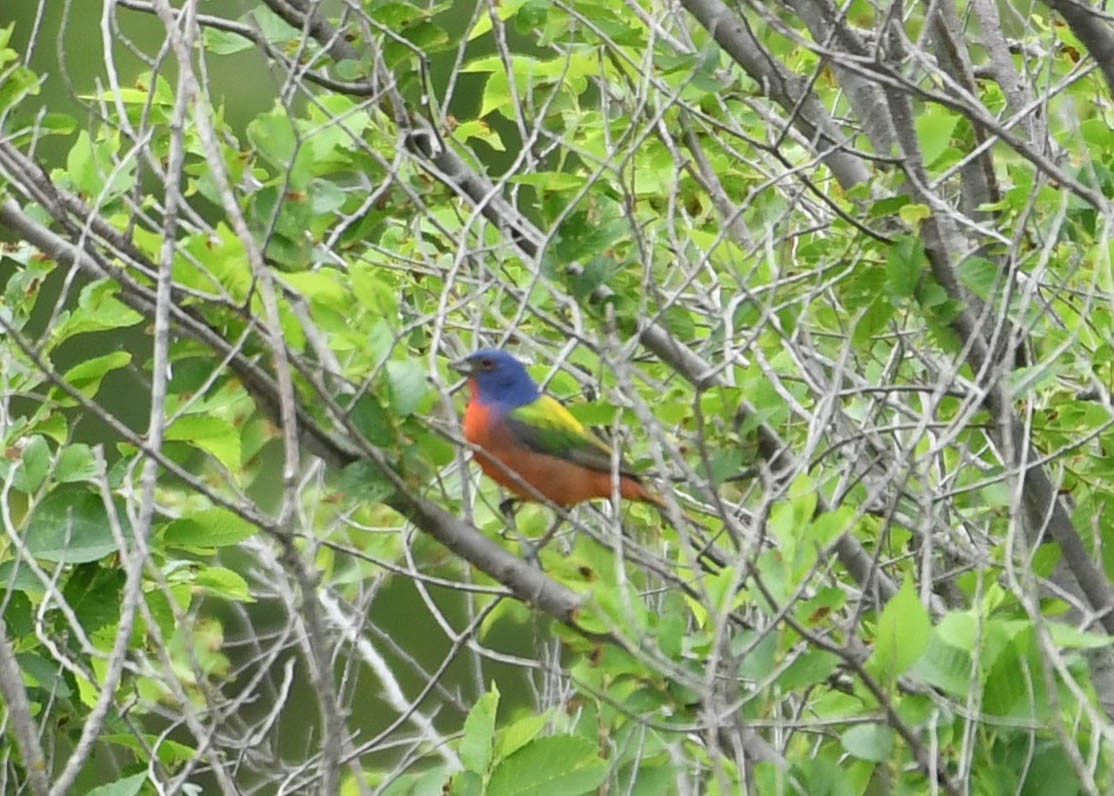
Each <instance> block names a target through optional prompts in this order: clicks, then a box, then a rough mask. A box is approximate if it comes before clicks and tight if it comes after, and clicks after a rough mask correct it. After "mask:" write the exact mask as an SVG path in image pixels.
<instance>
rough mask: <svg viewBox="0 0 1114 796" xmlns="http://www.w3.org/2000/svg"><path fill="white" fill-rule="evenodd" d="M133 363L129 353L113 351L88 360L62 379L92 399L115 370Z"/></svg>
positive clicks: (73, 368)
mask: <svg viewBox="0 0 1114 796" xmlns="http://www.w3.org/2000/svg"><path fill="white" fill-rule="evenodd" d="M131 361H132V355H131V354H129V353H128V352H127V351H113V352H112V353H111V354H105V355H104V356H100V357H94V358H93V359H87V360H85V361H84V362H82V363H81V364H80V365H74V366H73V367H72V368H70V369H69V370H67V371H66V372H65V373H64V374H63V376H62V378H63V379H65V380H66V381H67V382H69V383H70V386H72V387H73V388H74V389H76V390H78V391H79V392H80V393H81V394H82V395H84V396H85V397H86V398H92V397H93V396H94V395H96V394H97V390H99V389H100V388H101V381H103V380H104V377H105V376H106V375H108V373H110V372H111V371H113V370H119V369H120V368H122V367H126V366H127V365H128V364H129V363H130V362H131Z"/></svg>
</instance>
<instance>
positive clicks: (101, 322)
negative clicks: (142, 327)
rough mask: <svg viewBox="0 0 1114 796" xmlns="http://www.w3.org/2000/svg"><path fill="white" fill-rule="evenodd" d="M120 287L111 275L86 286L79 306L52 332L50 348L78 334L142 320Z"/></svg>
mask: <svg viewBox="0 0 1114 796" xmlns="http://www.w3.org/2000/svg"><path fill="white" fill-rule="evenodd" d="M119 290H120V286H119V285H118V284H116V283H115V282H113V281H111V280H108V279H102V280H98V281H96V282H91V283H90V284H88V285H86V286H85V287H84V288H82V290H81V294H80V296H79V297H78V302H77V308H76V309H74V310H73V311H72V312H71V314H70V315H69V316H67V317H66V318H65V319H64V320H63V321H62V323H60V324H59V325H57V326H56V327H55V328H54V330H53V332H52V333H51V337H50V345H49V346H48V350H49V349H52V348H56V347H57V346H58V344H59V343H61V342H62V341H64V340H67V339H69V338H70V337H73V336H74V335H76V334H84V333H86V332H101V331H105V330H106V329H122V328H124V327H127V326H134V325H135V324H137V323H139V322H140V321H142V320H143V316H142V315H140V314H139V313H138V312H136V311H135V310H133V309H132V308H131V307H129V306H127V305H126V304H124V303H123V302H121V301H120V300H119V299H117V298H116V294H117V293H118V292H119Z"/></svg>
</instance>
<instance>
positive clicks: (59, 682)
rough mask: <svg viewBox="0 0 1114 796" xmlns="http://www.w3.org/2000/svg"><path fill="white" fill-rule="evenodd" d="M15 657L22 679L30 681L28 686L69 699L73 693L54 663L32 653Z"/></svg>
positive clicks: (24, 653) (23, 653)
mask: <svg viewBox="0 0 1114 796" xmlns="http://www.w3.org/2000/svg"><path fill="white" fill-rule="evenodd" d="M15 657H16V662H17V663H18V664H19V669H20V671H21V672H22V673H23V677H24V678H25V679H27V680H29V681H31V682H30V683H29V685H32V686H38V687H39V688H42V689H45V690H47V691H51V692H53V693H54V694H56V695H57V696H60V697H69V696H70V695H71V694H72V693H73V692H72V691H70V687H69V685H68V684H67V683H66V678H65V677H63V676H62V672H61V671H60V670H59V668H58V664H57V663H55V662H54V661H52V660H48V659H47V658H43V657H41V656H39V655H36V654H35V653H33V652H21V653H18V654H17V655H16V656H15Z"/></svg>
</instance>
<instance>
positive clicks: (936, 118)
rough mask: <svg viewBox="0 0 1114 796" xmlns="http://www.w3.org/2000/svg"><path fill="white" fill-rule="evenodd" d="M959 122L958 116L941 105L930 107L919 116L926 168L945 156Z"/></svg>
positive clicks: (918, 129)
mask: <svg viewBox="0 0 1114 796" xmlns="http://www.w3.org/2000/svg"><path fill="white" fill-rule="evenodd" d="M958 122H959V116H958V114H954V113H952V112H951V111H949V110H947V109H946V108H943V107H941V106H940V105H930V106H928V107H927V108H926V110H925V111H924V112H923V113H921V114H920V115H919V116H917V118H916V121H915V124H916V126H917V138H918V139H919V140H920V142H921V155H922V156H923V157H924V164H925V165H926V166H931V165H932V164H933V163H935V162H936V161H937V159H939V157H940V156H941V155H943V154H944V151H945V150H946V149H947V148H948V145H949V144H950V142H951V137H952V132H953V131H954V130H955V126H956V123H958Z"/></svg>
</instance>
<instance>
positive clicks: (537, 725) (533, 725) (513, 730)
mask: <svg viewBox="0 0 1114 796" xmlns="http://www.w3.org/2000/svg"><path fill="white" fill-rule="evenodd" d="M549 718H550V716H549V711H546V712H545V713H532V714H530V715H529V716H524V717H523V718H521V719H519V720H518V721H516V722H514V723H512V724H511V725H510V726H508V727H505V728H503V729H502V730H500V731H499V735H498V737H497V738H496V739H495V756H496V757H498V758H499V759H500V760H502V759H503V758H505V757H510V756H511V755H512V754H514V753H515V752H517V751H518V750H519V749H521V748H522V747H523V746H525V745H526V744H528V743H530V741H532V740H534V739H535V738H537V737H538V733H540V732H541V731H542V730H543V729H545V725H546V723H547V722H548V721H549Z"/></svg>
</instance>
